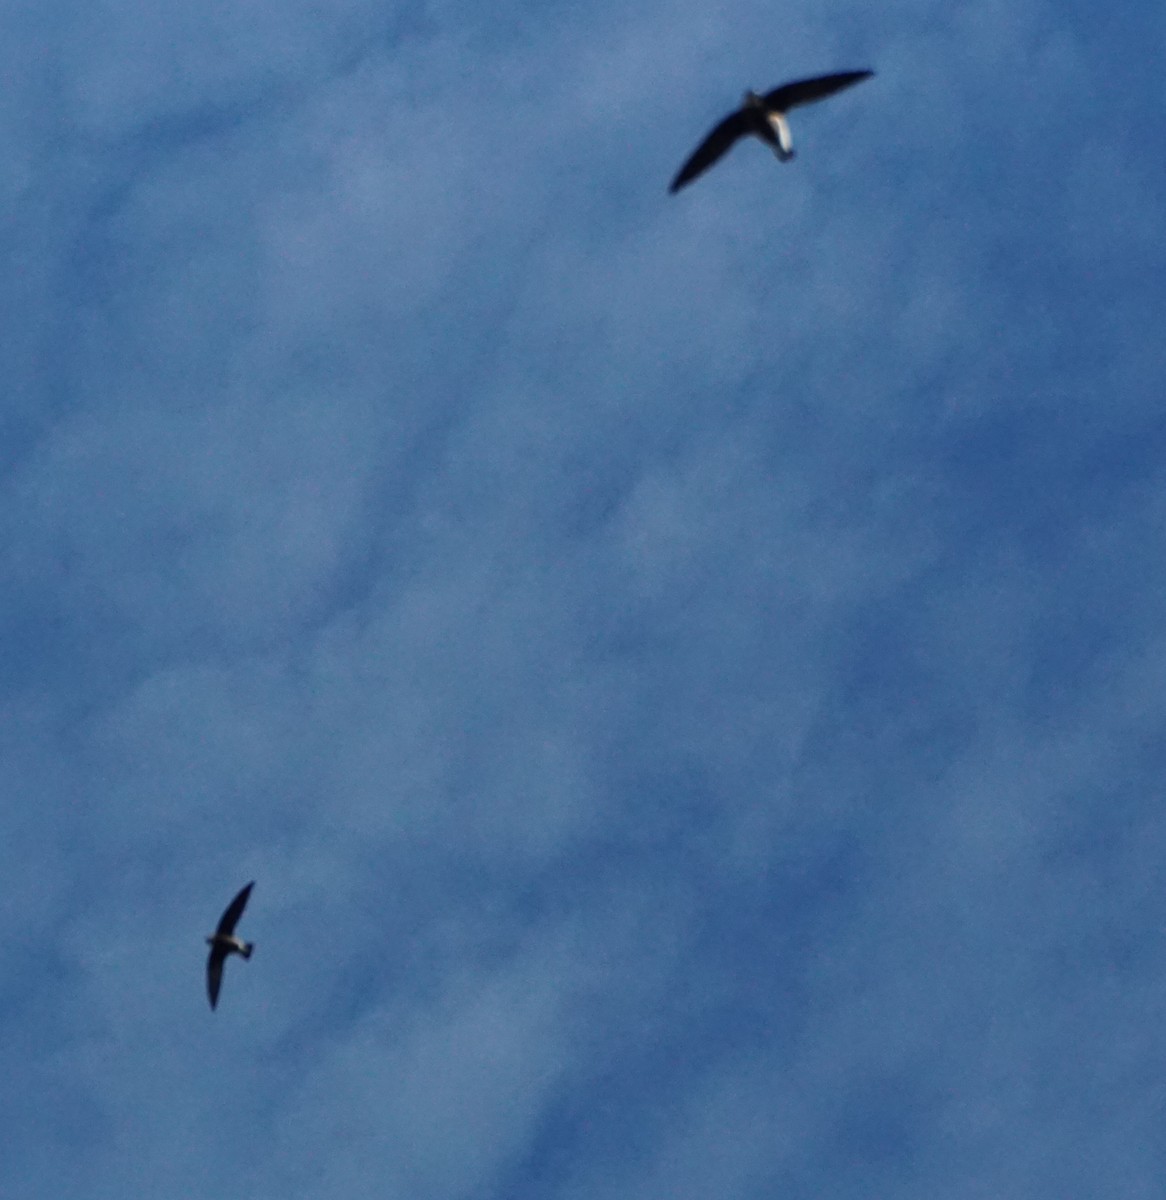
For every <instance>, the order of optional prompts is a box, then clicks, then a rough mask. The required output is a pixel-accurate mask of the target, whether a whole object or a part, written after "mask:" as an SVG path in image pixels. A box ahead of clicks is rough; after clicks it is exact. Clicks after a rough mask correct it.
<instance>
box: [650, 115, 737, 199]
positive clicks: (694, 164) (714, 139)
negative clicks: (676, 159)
mask: <svg viewBox="0 0 1166 1200" xmlns="http://www.w3.org/2000/svg"><path fill="white" fill-rule="evenodd" d="M749 130H750V125H749V117H748V114H747V113H744V112H742V111H741V110H740V109H738V110H737V112H735V113H731V114H730V115H729V116H727V117H726V118H725V119H724V120H723V121H722V122H721V123H720V124H719V125H717V126H716V127H715V128H713V129H712V131H711V132H710V133H709V135H708V136H707V137H706V138H705V139H704V141H703V142H701V144H700V145H699V146H697V148H696V149H695V150H694V151H693V152H692V154H691V155H690V157H689V159H688V161H687V162H686V163H685V164H684V166H682V167H681V168H680V170H679V171H677V172H676V178H675V179H674V180H673V181H672V183H671V184H670V185H669V187H668V190H669V191H670V192H678V191H680V189H681V188H682V187H684V185H685V184H686V183H691V182H692V180H694V179H695V178H696V177H697V176H698V175H701V174H703V173H704V172H705V171H707V170H708V169H709V167H711V166H712V165H713V163H715V162H716V161H717V159H718V158H720V157H721V155H722V154H724V153H725V152H726V151H727V150H728V149H729V147H730V146H732V144H733V143H734V142H735V141H736V140H737V139H738V138H739V137H742V136H743V135H744V134H746V133H748V132H749Z"/></svg>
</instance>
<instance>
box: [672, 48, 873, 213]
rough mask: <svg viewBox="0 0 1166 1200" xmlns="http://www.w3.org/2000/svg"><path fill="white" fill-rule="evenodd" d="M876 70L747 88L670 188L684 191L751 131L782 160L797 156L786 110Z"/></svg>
mask: <svg viewBox="0 0 1166 1200" xmlns="http://www.w3.org/2000/svg"><path fill="white" fill-rule="evenodd" d="M873 74H874V72H873V71H840V72H838V73H837V74H836V75H819V76H818V77H817V78H815V79H799V80H798V81H797V82H796V83H786V84H782V86H781V87H779V88H774V89H773V91H772V92H766V93H765V94H764V95H761V96H759V95H758V94H757V93H756V92H753V91H749V92H746V93H745V99H744V100H743V101H742V103H741V107H740V108H739V109H737V111H736V112H734V113H730V114H729V115H728V116H727V117H726V118H725V119H724V120H723V121H722V122H721V123H720V124H719V125H717V126H715V127H714V128H713V129H712V131H711V132H710V133H709V135H708V137H706V138H705V139H704V141H703V142H701V144H700V145H699V146H697V148H696V149H695V150H694V151H693V152H692V157H691V158H689V160H688V161H687V162H686V163H685V164H684V166H682V167H681V168H680V170H679V171H678V172H677V173H676V178H675V179H674V180H673V181H672V184H671V186H670V187H669V188H668V190H669V191H670V192H678V191H680V189H681V188H682V187H684V185H685V184H686V183H691V182H692V180H694V179H695V178H696V177H697V176H698V175H701V174H703V173H704V172H705V171H707V170H708V169H709V167H711V166H712V165H713V163H715V162H716V161H717V159H718V158H720V157H721V155H723V154H725V153H726V152H727V151H728V149H729V147H730V146H732V145H733V143H734V142H735V141H736V140H737V139H738V138H742V137H745V136H746V135H747V134H753V136H754V137H759V138H760V139H761V140H762V141H763V142H764V143H765V144H766V145H767V146H771V147H773V152H774V154H776V155H777V157H778V158H780V159H781V161H782V162H789V160H790V159H791V158H793V156H794V147H793V139H792V138H791V136H790V131H789V121H788V120H787V119H786V113H788V112H789V110H790V109H791V108H797V107H798V105H799V104H809V103H810V102H811V101H813V100H822V99H824V98H825V97H826V96H832V95H834V93H835V92H840V91H842V89H843V88H848V87H853V85H854V84H856V83H861V82H862V81H863V80H864V79H869V78H870V77H871V76H872V75H873Z"/></svg>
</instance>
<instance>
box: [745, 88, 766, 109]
mask: <svg viewBox="0 0 1166 1200" xmlns="http://www.w3.org/2000/svg"><path fill="white" fill-rule="evenodd" d="M741 107H742V108H763V107H764V103H763V101H762V97H761V96H760V95H759V94H758V93H757V92H755V91H754V90H753V89H752V88H750V89H749V90H748V91H747V92H746V93H745V95H744V96H743V97H742V99H741Z"/></svg>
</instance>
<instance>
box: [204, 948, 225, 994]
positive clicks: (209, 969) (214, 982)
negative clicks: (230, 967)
mask: <svg viewBox="0 0 1166 1200" xmlns="http://www.w3.org/2000/svg"><path fill="white" fill-rule="evenodd" d="M226 958H227V952H226V951H225V950H224V949H223V948H222V947H221V946H212V947H211V952H210V954H209V955H207V960H206V994H207V995H208V996H209V997H210V1000H211V1008H212V1009H213V1008H214V1006H215V1005H216V1004H218V1002H219V988H221V987H222V986H223V963H224V962H225V961H226Z"/></svg>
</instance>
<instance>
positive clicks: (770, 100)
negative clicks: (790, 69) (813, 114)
mask: <svg viewBox="0 0 1166 1200" xmlns="http://www.w3.org/2000/svg"><path fill="white" fill-rule="evenodd" d="M873 74H874V72H873V71H839V72H838V73H837V74H834V75H818V76H816V77H815V78H814V79H799V80H798V81H797V82H796V83H786V84H782V86H781V87H779V88H774V89H773V91H772V92H766V93H765V97H764V99H765V106H766V108H769V109H771V110H776V111H777V112H789V110H790V109H791V108H797V106H798V105H799V104H809V103H810V102H811V101H813V100H824V99H825V98H826V97H827V96H833V95H834V93H835V92H840V91H842V89H843V88H848V87H853V86H854V84H856V83H861V82H862V81H863V80H864V79H869V78H870V77H871V76H872V75H873Z"/></svg>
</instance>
